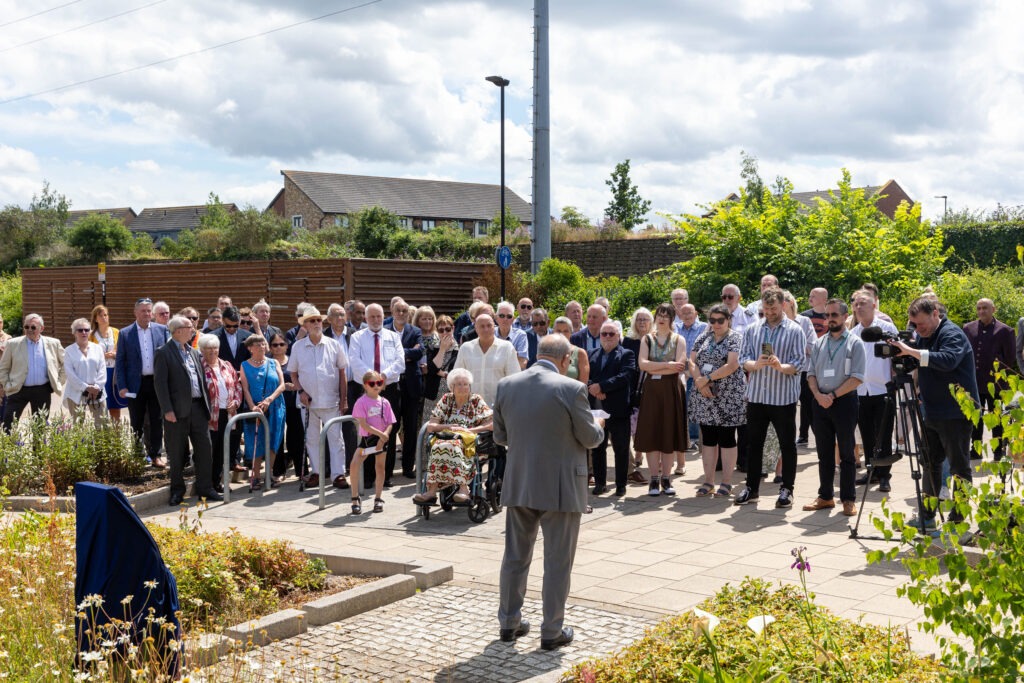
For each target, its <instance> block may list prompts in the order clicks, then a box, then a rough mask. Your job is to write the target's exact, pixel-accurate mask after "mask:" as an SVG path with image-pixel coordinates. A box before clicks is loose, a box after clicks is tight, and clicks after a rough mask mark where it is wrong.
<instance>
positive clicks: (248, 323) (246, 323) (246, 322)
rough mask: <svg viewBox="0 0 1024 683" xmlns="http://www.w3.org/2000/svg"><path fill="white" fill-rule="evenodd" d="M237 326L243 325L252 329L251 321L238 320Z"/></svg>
mask: <svg viewBox="0 0 1024 683" xmlns="http://www.w3.org/2000/svg"><path fill="white" fill-rule="evenodd" d="M238 324H239V325H245V326H246V327H252V321H251V320H239V321H238Z"/></svg>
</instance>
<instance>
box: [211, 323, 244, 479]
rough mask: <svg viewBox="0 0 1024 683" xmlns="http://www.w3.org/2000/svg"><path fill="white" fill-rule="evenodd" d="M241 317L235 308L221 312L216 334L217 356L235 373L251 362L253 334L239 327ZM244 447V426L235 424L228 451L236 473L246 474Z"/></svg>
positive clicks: (229, 439) (232, 467)
mask: <svg viewBox="0 0 1024 683" xmlns="http://www.w3.org/2000/svg"><path fill="white" fill-rule="evenodd" d="M241 317H242V316H241V315H240V314H239V313H238V309H237V308H235V307H234V306H228V307H227V308H225V309H224V310H223V311H222V312H221V318H222V320H223V324H222V325H221V326H220V327H218V328H217V329H216V330H215V331H214V334H215V335H217V338H218V339H219V340H220V351H218V352H217V355H218V356H219V357H220V359H221V360H226V361H227V362H229V363H231V367H233V368H234V369H235V372H238V373H241V372H242V362H243V361H247V360H249V356H250V355H251V354H250V353H249V349H248V348H246V346H245V340H246V339H248V338H249V336H250V335H252V332H249V331H248V330H243V329H241V328H240V327H239V321H240V320H241ZM241 446H242V426H241V425H240V424H238V423H235V426H234V427H232V428H231V436H230V437H229V438H228V451H229V452H230V453H231V469H232V471H234V472H245V470H246V467H245V465H243V464H242V463H241V462H240V460H241V457H240V455H241V454H240V452H239V449H240V448H241Z"/></svg>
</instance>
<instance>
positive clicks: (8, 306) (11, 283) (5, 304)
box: [0, 273, 21, 335]
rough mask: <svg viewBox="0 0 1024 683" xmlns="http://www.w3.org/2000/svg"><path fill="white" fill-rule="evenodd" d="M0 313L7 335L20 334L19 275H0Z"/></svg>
mask: <svg viewBox="0 0 1024 683" xmlns="http://www.w3.org/2000/svg"><path fill="white" fill-rule="evenodd" d="M0 313H2V314H3V317H4V329H5V330H6V331H7V333H8V334H12V335H19V334H21V273H4V274H2V275H0Z"/></svg>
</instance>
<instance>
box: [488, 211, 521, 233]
mask: <svg viewBox="0 0 1024 683" xmlns="http://www.w3.org/2000/svg"><path fill="white" fill-rule="evenodd" d="M521 227H523V222H522V221H521V220H519V216H517V215H515V214H514V213H512V209H510V208H509V206H508V204H506V205H505V238H506V239H507V238H508V237H509V235H511V234H512V233H514V232H516V231H517V230H519V228H521ZM487 234H488V235H490V236H491V237H500V236H501V212H500V211H495V212H494V218H492V219H491V227H489V228H488V229H487Z"/></svg>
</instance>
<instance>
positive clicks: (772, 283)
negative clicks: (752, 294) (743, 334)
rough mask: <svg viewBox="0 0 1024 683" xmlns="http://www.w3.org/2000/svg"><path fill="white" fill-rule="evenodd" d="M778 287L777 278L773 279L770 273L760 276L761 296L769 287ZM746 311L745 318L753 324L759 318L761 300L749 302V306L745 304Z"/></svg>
mask: <svg viewBox="0 0 1024 683" xmlns="http://www.w3.org/2000/svg"><path fill="white" fill-rule="evenodd" d="M778 286H779V278H777V277H775V276H774V275H772V274H771V273H769V274H768V275H762V276H761V293H762V294H763V293H764V290H766V289H768V288H769V287H778ZM738 301H739V299H737V302H738ZM746 311H747V317H748V318H750V321H751V322H753V321H755V320H757V319H758V318H760V317H761V299H760V298H758V299H756V300H754V301H751V302H750V303H749V304H747V307H746ZM734 319H735V318H734ZM733 329H735V328H733Z"/></svg>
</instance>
